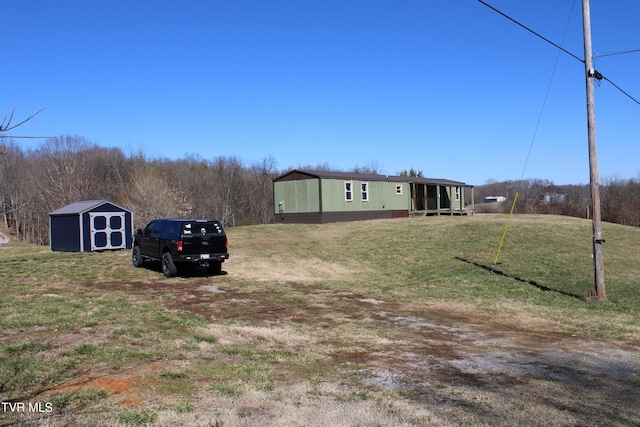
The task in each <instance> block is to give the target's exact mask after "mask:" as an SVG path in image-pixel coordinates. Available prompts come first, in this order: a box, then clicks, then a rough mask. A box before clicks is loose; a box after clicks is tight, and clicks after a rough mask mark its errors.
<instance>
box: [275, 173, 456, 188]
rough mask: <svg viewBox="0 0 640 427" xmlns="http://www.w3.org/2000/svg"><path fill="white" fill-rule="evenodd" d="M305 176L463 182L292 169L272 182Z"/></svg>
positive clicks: (418, 182) (437, 183) (420, 181)
mask: <svg viewBox="0 0 640 427" xmlns="http://www.w3.org/2000/svg"><path fill="white" fill-rule="evenodd" d="M305 176H307V177H309V178H322V179H357V180H360V181H388V182H412V183H416V184H432V185H453V186H463V185H466V184H465V183H464V182H460V181H451V180H449V179H441V178H421V177H415V176H393V175H378V174H369V173H358V172H336V171H317V170H304V169H293V170H291V171H289V172H287V173H285V174H282V175H280V176H279V177H277V178H275V179H274V180H273V181H274V182H276V181H289V180H296V179H304V177H305Z"/></svg>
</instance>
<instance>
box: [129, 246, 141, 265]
mask: <svg viewBox="0 0 640 427" xmlns="http://www.w3.org/2000/svg"><path fill="white" fill-rule="evenodd" d="M131 261H133V266H134V267H142V264H144V259H143V258H142V255H141V254H140V246H134V247H133V251H132V252H131Z"/></svg>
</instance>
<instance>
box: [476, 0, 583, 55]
mask: <svg viewBox="0 0 640 427" xmlns="http://www.w3.org/2000/svg"><path fill="white" fill-rule="evenodd" d="M478 1H479V2H480V3H482V4H483V5H485V6H487V7H488V8H489V9H491V10H493V11H494V12H496V13H498V14H500V15H502V16H504V17H505V18H507V19H508V20H509V21H511V22H513V23H514V24H517V25H519V26H521V27H522V28H524V29H525V30H527V31H529V32H530V33H531V34H534V35H535V36H537V37H540V38H541V39H542V40H544V41H546V42H547V43H549V44H551V45H553V46H555V47H557V48H558V49H560V50H561V51H563V52H564V53H566V54H567V55H570V56H572V57H574V58H575V59H577V60H578V61H580V62H582V63H584V59H582V58H580V57H578V56H576V55H574V54H573V53H571V52H569V51H568V50H567V49H565V48H563V47H562V46H560V45H557V44H555V43H554V42H552V41H551V40H549V39H548V38H546V37H544V36H542V35H540V34H538V33H536V32H535V31H533V30H532V29H531V28H529V27H527V26H525V25H524V24H521V23H520V22H518V21H516V20H515V19H513V18H512V17H510V16H508V15H506V14H504V13H502V12H500V11H499V10H498V9H496V8H495V7H493V6H491V5H490V4H487V3H485V2H483V1H482V0H478Z"/></svg>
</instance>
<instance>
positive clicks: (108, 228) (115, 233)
mask: <svg viewBox="0 0 640 427" xmlns="http://www.w3.org/2000/svg"><path fill="white" fill-rule="evenodd" d="M124 215H125V213H124V212H89V218H90V220H91V250H92V251H100V250H102V249H126V244H127V242H126V239H125V224H124V220H125V216H124Z"/></svg>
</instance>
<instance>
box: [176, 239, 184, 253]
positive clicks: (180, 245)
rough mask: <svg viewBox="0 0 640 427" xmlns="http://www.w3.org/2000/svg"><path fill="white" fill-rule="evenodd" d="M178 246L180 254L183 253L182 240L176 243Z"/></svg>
mask: <svg viewBox="0 0 640 427" xmlns="http://www.w3.org/2000/svg"><path fill="white" fill-rule="evenodd" d="M176 245H177V247H178V252H182V249H183V243H182V240H178V241H177V242H176Z"/></svg>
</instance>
